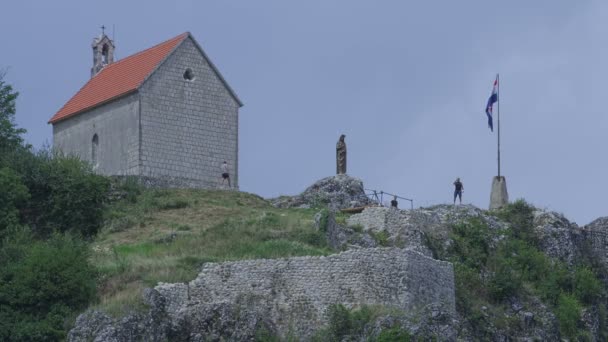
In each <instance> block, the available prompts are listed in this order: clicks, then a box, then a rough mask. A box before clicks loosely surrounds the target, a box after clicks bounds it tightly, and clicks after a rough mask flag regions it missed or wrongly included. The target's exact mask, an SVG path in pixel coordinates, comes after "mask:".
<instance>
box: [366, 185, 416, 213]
mask: <svg viewBox="0 0 608 342" xmlns="http://www.w3.org/2000/svg"><path fill="white" fill-rule="evenodd" d="M364 190H365V195H367V197H368V198H369V199H370V200H372V201H374V202H376V203H378V204H379V205H380V206H381V207H383V206H384V202H383V201H384V195H388V196H392V197H397V198H399V199H402V200H405V201H408V202H410V209H412V210H413V209H414V200H413V199H411V198H405V197H401V196H399V195H395V194H391V193H390V192H385V191H383V190H380V191H378V190H374V189H364Z"/></svg>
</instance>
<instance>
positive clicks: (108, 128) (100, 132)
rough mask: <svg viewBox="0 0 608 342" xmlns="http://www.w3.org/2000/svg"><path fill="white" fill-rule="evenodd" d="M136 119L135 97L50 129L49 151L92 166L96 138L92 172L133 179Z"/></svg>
mask: <svg viewBox="0 0 608 342" xmlns="http://www.w3.org/2000/svg"><path fill="white" fill-rule="evenodd" d="M138 115H139V98H138V95H137V94H133V95H129V96H126V97H124V98H122V99H119V100H117V101H113V102H110V103H108V104H105V105H102V106H100V107H97V108H95V109H93V110H90V111H88V112H86V113H81V114H78V115H76V116H75V117H73V118H70V119H66V120H64V121H60V122H58V123H56V124H54V125H53V147H54V148H56V149H58V150H60V151H62V152H63V153H65V154H71V155H77V156H79V157H80V158H81V159H83V160H86V161H89V162H91V163H93V160H92V158H93V137H94V135H95V134H97V138H98V139H97V147H96V155H97V163H96V164H97V165H96V166H95V165H94V168H95V170H96V171H97V172H99V173H101V174H105V175H137V174H138V164H139V160H138V159H139V158H138V150H139V120H138Z"/></svg>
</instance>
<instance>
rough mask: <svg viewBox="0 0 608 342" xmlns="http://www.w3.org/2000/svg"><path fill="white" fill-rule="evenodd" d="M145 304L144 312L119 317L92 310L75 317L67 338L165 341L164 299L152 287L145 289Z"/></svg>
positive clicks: (103, 341) (102, 341) (101, 341)
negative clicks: (74, 322) (147, 308)
mask: <svg viewBox="0 0 608 342" xmlns="http://www.w3.org/2000/svg"><path fill="white" fill-rule="evenodd" d="M143 297H144V298H143V299H144V303H145V304H146V305H147V306H149V308H150V309H149V310H148V311H147V312H145V313H142V312H132V313H131V314H128V315H126V316H125V317H121V318H112V317H110V316H109V315H107V314H106V313H103V312H101V311H97V310H91V311H88V312H85V313H84V314H82V315H80V316H78V318H77V319H76V324H75V325H74V328H73V329H72V330H70V333H69V334H68V338H67V340H68V341H87V342H89V341H93V342H123V341H166V340H167V333H168V332H169V323H170V322H169V320H167V314H166V311H165V299H164V298H163V297H162V296H161V295H160V294H159V293H158V292H157V291H156V290H153V289H146V290H145V291H144V294H143Z"/></svg>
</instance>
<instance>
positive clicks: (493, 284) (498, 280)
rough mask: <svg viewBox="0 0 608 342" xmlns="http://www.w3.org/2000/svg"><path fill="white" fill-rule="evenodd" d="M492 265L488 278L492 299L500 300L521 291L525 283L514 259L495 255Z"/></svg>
mask: <svg viewBox="0 0 608 342" xmlns="http://www.w3.org/2000/svg"><path fill="white" fill-rule="evenodd" d="M490 267H491V269H492V273H491V277H490V279H489V280H488V290H489V293H490V296H491V297H492V299H494V300H496V301H498V302H500V301H502V300H504V299H506V298H509V297H511V296H514V295H516V294H517V293H518V292H519V291H520V289H521V288H522V286H523V283H522V280H521V275H520V273H519V272H517V270H516V265H515V262H514V260H513V259H508V258H503V257H502V256H498V257H495V258H493V260H492V262H491V265H490Z"/></svg>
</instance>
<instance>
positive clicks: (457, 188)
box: [454, 178, 464, 204]
mask: <svg viewBox="0 0 608 342" xmlns="http://www.w3.org/2000/svg"><path fill="white" fill-rule="evenodd" d="M463 192H464V185H462V182H461V181H460V178H456V181H455V182H454V204H456V196H458V199H459V200H460V204H462V193H463Z"/></svg>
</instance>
